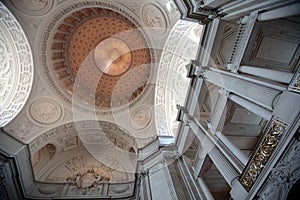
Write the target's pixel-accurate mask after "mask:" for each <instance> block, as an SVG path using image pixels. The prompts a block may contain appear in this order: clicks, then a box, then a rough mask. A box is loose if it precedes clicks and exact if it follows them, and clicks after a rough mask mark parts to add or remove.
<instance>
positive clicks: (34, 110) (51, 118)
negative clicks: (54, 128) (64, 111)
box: [30, 99, 61, 124]
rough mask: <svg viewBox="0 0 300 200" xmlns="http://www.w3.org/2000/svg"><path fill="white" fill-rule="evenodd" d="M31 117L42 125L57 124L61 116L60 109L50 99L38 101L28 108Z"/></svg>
mask: <svg viewBox="0 0 300 200" xmlns="http://www.w3.org/2000/svg"><path fill="white" fill-rule="evenodd" d="M30 115H31V117H32V118H33V119H34V120H36V121H37V122H39V123H42V124H52V123H55V122H57V121H58V120H59V119H60V116H61V107H60V106H59V105H58V104H57V103H56V102H55V101H54V100H51V99H38V100H36V101H34V102H33V103H32V104H31V106H30Z"/></svg>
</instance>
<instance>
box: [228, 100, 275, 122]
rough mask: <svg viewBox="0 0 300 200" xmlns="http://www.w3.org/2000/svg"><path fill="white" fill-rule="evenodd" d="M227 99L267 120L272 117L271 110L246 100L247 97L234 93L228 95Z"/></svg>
mask: <svg viewBox="0 0 300 200" xmlns="http://www.w3.org/2000/svg"><path fill="white" fill-rule="evenodd" d="M229 99H230V100H232V101H233V102H235V103H237V104H238V105H240V106H242V107H244V108H246V109H247V110H249V111H251V112H253V113H255V114H257V115H258V116H260V117H262V118H264V119H266V120H268V121H269V120H270V119H271V117H272V112H270V111H269V110H267V109H265V108H262V107H261V106H258V105H257V104H254V103H252V102H250V101H248V100H247V99H244V98H242V97H239V96H237V95H234V94H231V95H229Z"/></svg>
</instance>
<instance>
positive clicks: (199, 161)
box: [194, 146, 207, 178]
mask: <svg viewBox="0 0 300 200" xmlns="http://www.w3.org/2000/svg"><path fill="white" fill-rule="evenodd" d="M206 156H207V152H206V151H205V150H204V149H203V147H202V146H200V147H199V148H198V151H197V155H196V158H195V161H194V177H195V178H197V177H198V176H199V174H200V171H201V168H202V166H203V163H204V160H205V157H206Z"/></svg>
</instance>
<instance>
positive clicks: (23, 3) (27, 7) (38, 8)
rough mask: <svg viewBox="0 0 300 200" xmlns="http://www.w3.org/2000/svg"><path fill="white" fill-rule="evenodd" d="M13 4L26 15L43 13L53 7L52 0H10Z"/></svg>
mask: <svg viewBox="0 0 300 200" xmlns="http://www.w3.org/2000/svg"><path fill="white" fill-rule="evenodd" d="M12 3H13V4H14V6H15V7H16V8H17V9H18V10H20V11H21V12H23V13H25V14H27V15H35V16H36V15H43V14H46V13H47V12H48V11H49V10H50V9H51V8H52V7H53V0H12Z"/></svg>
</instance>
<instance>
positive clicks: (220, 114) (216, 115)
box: [209, 88, 229, 133]
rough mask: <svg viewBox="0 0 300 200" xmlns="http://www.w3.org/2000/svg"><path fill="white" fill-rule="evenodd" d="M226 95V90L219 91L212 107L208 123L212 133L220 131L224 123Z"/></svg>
mask: <svg viewBox="0 0 300 200" xmlns="http://www.w3.org/2000/svg"><path fill="white" fill-rule="evenodd" d="M228 95H229V93H228V92H227V91H226V90H224V89H223V88H220V89H219V93H218V97H217V99H216V103H215V105H214V107H213V108H212V111H211V115H210V122H209V127H210V130H211V131H212V132H213V133H215V132H216V131H217V130H218V131H220V130H222V128H223V127H222V126H223V125H224V122H225V116H226V105H227V98H228Z"/></svg>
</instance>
